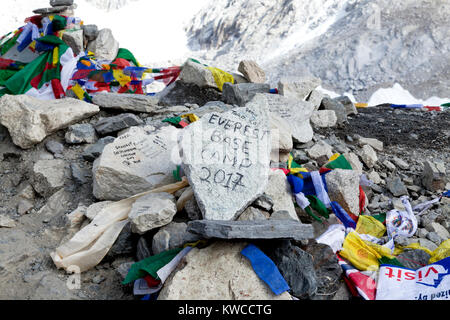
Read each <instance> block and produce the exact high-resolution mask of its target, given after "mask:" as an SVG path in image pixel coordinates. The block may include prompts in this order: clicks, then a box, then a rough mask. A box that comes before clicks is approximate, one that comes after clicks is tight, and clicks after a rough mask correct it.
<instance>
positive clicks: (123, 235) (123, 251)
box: [107, 223, 135, 258]
mask: <svg viewBox="0 0 450 320" xmlns="http://www.w3.org/2000/svg"><path fill="white" fill-rule="evenodd" d="M134 238H135V235H134V234H133V233H132V232H131V223H127V224H126V225H125V227H124V228H123V229H122V231H121V232H120V234H119V236H118V237H117V240H116V242H114V244H113V246H112V247H111V249H110V250H109V251H108V254H107V257H109V258H115V257H118V256H124V255H132V254H133V251H134V247H135V244H134V242H135V241H134Z"/></svg>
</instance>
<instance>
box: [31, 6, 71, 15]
mask: <svg viewBox="0 0 450 320" xmlns="http://www.w3.org/2000/svg"><path fill="white" fill-rule="evenodd" d="M69 8H70V6H55V7H51V8H39V9H36V10H33V13H35V14H52V13H61V12H64V11H66V10H67V9H69Z"/></svg>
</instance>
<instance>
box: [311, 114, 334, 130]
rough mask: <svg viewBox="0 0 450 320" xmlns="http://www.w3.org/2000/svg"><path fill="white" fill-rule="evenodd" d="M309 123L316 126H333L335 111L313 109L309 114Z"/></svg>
mask: <svg viewBox="0 0 450 320" xmlns="http://www.w3.org/2000/svg"><path fill="white" fill-rule="evenodd" d="M311 123H312V125H313V126H314V127H318V128H329V127H334V126H335V125H336V123H337V117H336V112H334V110H318V111H314V112H313V114H312V116H311Z"/></svg>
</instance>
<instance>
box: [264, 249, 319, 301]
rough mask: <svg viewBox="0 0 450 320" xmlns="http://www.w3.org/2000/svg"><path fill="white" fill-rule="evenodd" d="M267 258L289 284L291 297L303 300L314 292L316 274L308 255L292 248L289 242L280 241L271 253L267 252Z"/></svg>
mask: <svg viewBox="0 0 450 320" xmlns="http://www.w3.org/2000/svg"><path fill="white" fill-rule="evenodd" d="M268 256H269V257H270V258H271V259H272V261H273V262H274V263H275V264H276V266H277V267H278V269H279V270H280V273H281V275H282V276H283V278H284V279H285V280H286V282H287V283H288V284H289V286H290V288H291V294H292V295H294V296H295V297H297V298H300V299H305V298H308V297H309V296H311V295H313V294H314V293H315V292H316V290H317V279H316V272H315V271H314V264H313V257H312V256H311V255H310V254H309V253H307V252H305V251H303V250H302V249H300V248H299V247H297V246H293V245H292V244H291V243H290V241H282V242H281V244H280V245H278V246H277V248H276V249H275V250H273V252H268Z"/></svg>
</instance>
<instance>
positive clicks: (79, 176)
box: [70, 163, 89, 185]
mask: <svg viewBox="0 0 450 320" xmlns="http://www.w3.org/2000/svg"><path fill="white" fill-rule="evenodd" d="M70 170H71V172H72V178H73V180H74V181H75V182H76V183H77V184H80V185H82V184H85V183H86V182H87V179H86V176H87V175H89V172H88V170H85V169H82V168H81V167H80V165H78V164H77V163H71V164H70Z"/></svg>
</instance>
